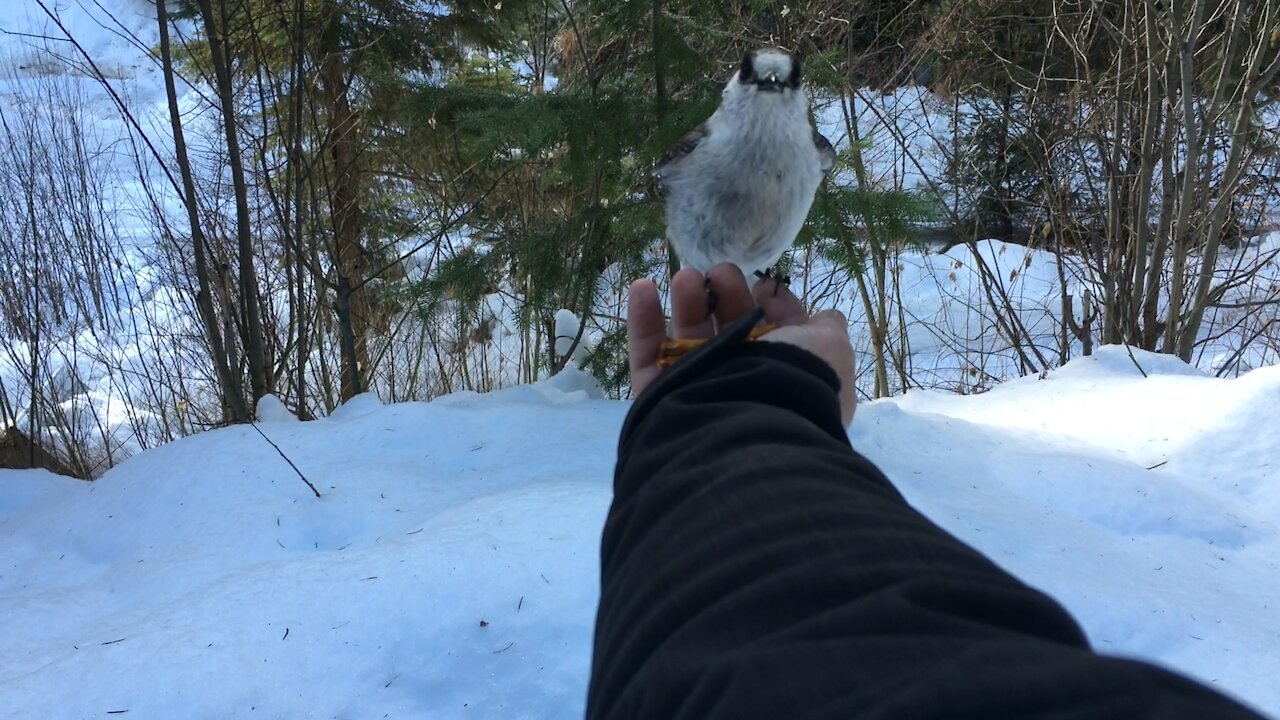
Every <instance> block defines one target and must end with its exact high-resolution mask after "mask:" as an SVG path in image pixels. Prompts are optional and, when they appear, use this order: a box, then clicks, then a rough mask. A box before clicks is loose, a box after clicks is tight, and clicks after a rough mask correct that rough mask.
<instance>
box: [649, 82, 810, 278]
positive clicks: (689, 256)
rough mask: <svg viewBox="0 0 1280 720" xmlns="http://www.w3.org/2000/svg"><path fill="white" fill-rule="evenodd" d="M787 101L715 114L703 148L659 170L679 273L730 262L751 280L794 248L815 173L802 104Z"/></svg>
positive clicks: (779, 99)
mask: <svg viewBox="0 0 1280 720" xmlns="http://www.w3.org/2000/svg"><path fill="white" fill-rule="evenodd" d="M788 100H795V98H784V97H782V96H781V95H780V96H779V97H776V98H775V97H764V98H755V99H753V101H752V102H753V103H756V104H759V105H762V106H763V107H756V108H751V111H747V112H743V111H741V109H738V110H739V111H738V112H731V111H732V110H735V108H722V109H721V110H718V111H717V112H716V114H715V115H713V116H712V118H711V119H710V120H708V122H707V125H708V136H707V137H706V138H705V139H704V140H703V141H702V143H700V144H699V145H698V146H697V148H696V149H695V150H694V151H693V152H691V153H690V154H689V156H688V157H686V158H684V159H683V160H682V161H681V162H679V163H678V164H674V165H673V166H670V167H668V168H665V169H664V172H663V175H662V181H663V187H664V190H665V192H666V195H667V233H668V237H669V239H670V241H671V243H672V244H673V245H674V246H675V250H676V253H677V254H678V256H679V257H680V260H681V262H682V263H683V264H684V265H685V266H687V267H694V268H696V269H698V270H701V271H702V272H706V271H708V270H710V269H711V267H712V266H713V265H715V264H717V263H721V262H731V263H735V264H737V265H738V266H739V267H741V268H742V270H743V272H744V273H746V274H750V273H752V272H755V271H757V270H765V269H768V268H770V267H772V266H773V265H775V264H776V263H777V262H778V260H779V258H781V257H782V254H783V253H784V252H786V250H787V249H788V248H789V247H791V244H792V243H793V242H794V241H795V237H796V235H797V234H798V233H799V231H800V228H801V226H802V225H803V224H804V220H805V217H806V216H807V215H808V213H809V207H810V205H812V203H813V195H814V192H815V191H816V190H817V187H818V184H819V183H820V182H821V180H822V169H821V164H820V158H819V155H818V150H817V148H816V147H815V146H814V143H813V131H812V129H811V128H810V126H809V121H808V115H807V108H806V107H805V105H806V104H807V103H795V102H787V101H788ZM771 105H772V106H771Z"/></svg>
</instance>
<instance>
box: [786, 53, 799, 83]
mask: <svg viewBox="0 0 1280 720" xmlns="http://www.w3.org/2000/svg"><path fill="white" fill-rule="evenodd" d="M787 85H788V86H789V87H791V88H799V87H800V57H799V56H798V55H792V56H791V76H790V77H788V78H787Z"/></svg>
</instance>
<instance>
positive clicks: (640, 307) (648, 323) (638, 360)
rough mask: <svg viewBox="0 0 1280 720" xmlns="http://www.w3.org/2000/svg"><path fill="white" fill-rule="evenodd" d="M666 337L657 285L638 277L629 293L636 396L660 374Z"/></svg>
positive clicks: (629, 342)
mask: <svg viewBox="0 0 1280 720" xmlns="http://www.w3.org/2000/svg"><path fill="white" fill-rule="evenodd" d="M666 339H667V321H666V318H665V317H663V315H662V300H661V299H660V298H659V297H658V286H657V285H655V284H654V283H653V281H652V280H648V279H645V280H637V281H635V282H634V283H632V284H631V291H630V292H629V293H628V295H627V355H628V357H629V358H630V366H631V391H632V392H631V394H632V395H633V396H637V395H639V394H640V393H642V392H644V389H645V388H646V387H648V386H649V383H651V382H653V379H654V378H656V377H658V354H659V352H660V351H661V350H662V343H663V342H664V341H665V340H666Z"/></svg>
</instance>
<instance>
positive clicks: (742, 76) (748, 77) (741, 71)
mask: <svg viewBox="0 0 1280 720" xmlns="http://www.w3.org/2000/svg"><path fill="white" fill-rule="evenodd" d="M755 76H756V69H755V53H750V52H749V53H747V54H745V55H743V56H742V66H741V67H739V68H738V82H742V83H749V82H752V81H753V80H755Z"/></svg>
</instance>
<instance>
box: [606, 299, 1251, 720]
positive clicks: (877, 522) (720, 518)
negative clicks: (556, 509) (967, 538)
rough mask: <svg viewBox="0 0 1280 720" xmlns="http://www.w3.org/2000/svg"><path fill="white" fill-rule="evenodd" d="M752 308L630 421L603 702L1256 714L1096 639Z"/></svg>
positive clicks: (629, 710) (698, 708) (835, 711)
mask: <svg viewBox="0 0 1280 720" xmlns="http://www.w3.org/2000/svg"><path fill="white" fill-rule="evenodd" d="M745 325H746V323H744V327H735V328H734V329H733V331H732V333H731V334H725V335H722V336H720V337H719V338H718V339H717V341H715V342H713V343H710V344H708V346H706V347H704V348H702V349H701V350H699V351H698V352H696V353H694V354H692V355H690V356H689V357H688V358H686V359H685V360H682V361H681V362H680V363H677V365H676V366H675V367H673V368H672V369H671V370H669V371H668V372H667V373H665V374H664V375H663V376H662V377H661V378H660V379H659V381H658V382H657V383H656V384H655V385H654V386H653V387H652V388H650V390H649V391H648V392H646V393H645V394H644V395H643V396H642V397H641V398H640V399H639V400H638V401H637V402H636V404H635V406H634V407H633V408H632V410H631V413H630V415H629V416H628V418H627V420H626V423H625V424H624V427H623V432H622V437H621V441H620V445H619V451H618V463H617V470H616V475H615V478H614V500H613V506H612V508H611V510H610V512H609V516H608V520H607V522H606V525H605V529H604V537H603V541H602V547H601V586H602V587H601V597H600V607H599V614H598V616H597V619H596V632H595V654H594V658H593V663H592V674H591V685H590V690H589V693H588V700H587V717H588V718H593V719H594V718H691V719H693V718H698V719H702V718H801V717H804V718H810V717H813V718H818V717H824V718H825V717H829V718H842V719H848V718H962V717H979V718H993V717H1037V718H1047V717H1054V718H1067V717H1070V718H1085V717H1115V718H1129V717H1168V718H1226V717H1232V718H1246V717H1252V718H1256V717H1259V716H1257V715H1254V714H1253V713H1251V712H1250V711H1248V710H1246V709H1245V708H1243V707H1241V706H1240V705H1238V704H1236V703H1235V702H1233V701H1231V700H1228V699H1226V698H1225V697H1223V696H1221V695H1219V694H1217V693H1215V692H1213V691H1211V690H1209V689H1207V688H1205V687H1203V686H1201V685H1198V684H1196V683H1194V682H1192V681H1190V680H1187V679H1185V678H1182V677H1180V676H1178V675H1175V674H1173V673H1170V672H1166V671H1164V670H1160V669H1157V668H1155V667H1153V666H1151V665H1147V664H1143V663H1139V662H1132V661H1125V660H1119V659H1110V658H1103V657H1100V656H1098V655H1095V654H1094V653H1093V652H1092V651H1091V650H1090V649H1089V647H1088V645H1087V642H1086V640H1085V637H1084V635H1083V633H1082V632H1081V630H1080V628H1079V626H1078V625H1077V624H1076V623H1075V621H1074V620H1073V619H1072V618H1071V617H1070V616H1069V615H1067V613H1066V612H1065V611H1064V610H1063V608H1062V607H1061V606H1059V605H1058V604H1057V603H1056V602H1054V601H1053V600H1051V599H1050V598H1049V597H1047V596H1045V595H1044V594H1042V593H1040V592H1038V591H1036V590H1033V589H1031V588H1030V587H1028V586H1026V585H1024V584H1023V583H1021V582H1019V581H1018V580H1016V579H1014V578H1013V577H1012V576H1010V575H1009V574H1007V573H1005V572H1004V571H1002V570H1001V569H999V568H998V567H996V566H995V565H994V564H992V563H991V562H990V561H989V560H987V559H986V558H985V557H984V556H982V555H981V554H979V553H978V552H976V551H975V550H973V549H972V548H970V547H968V546H967V545H964V544H963V543H961V542H960V541H958V540H956V539H955V538H953V537H952V536H950V535H948V534H947V533H946V532H944V531H942V530H941V529H939V528H938V527H937V526H935V525H933V524H932V523H931V522H930V521H929V520H927V519H926V518H924V517H923V516H922V515H920V514H919V513H917V512H916V511H915V510H913V509H912V508H911V507H910V506H908V505H907V504H906V502H905V501H904V500H903V499H902V496H901V495H900V494H899V493H898V491H897V490H896V489H894V487H893V486H892V485H891V484H890V483H889V481H888V480H887V479H886V478H885V476H884V475H883V474H882V473H881V472H880V471H879V470H878V469H877V468H876V467H875V466H874V465H872V464H871V463H870V462H869V461H867V460H866V459H865V458H863V457H862V456H861V455H859V454H857V453H856V452H854V451H853V449H852V448H851V447H850V446H849V440H848V436H847V435H846V433H845V428H844V427H843V425H842V423H841V419H840V408H839V405H838V401H837V397H836V393H835V389H836V387H837V383H838V380H837V378H836V375H835V373H834V372H832V370H831V368H829V367H828V366H826V365H825V364H824V363H823V362H822V361H821V360H819V359H818V358H817V357H815V356H813V355H811V354H809V353H806V352H804V351H802V350H799V349H797V348H794V347H790V346H785V345H780V344H776V343H767V342H761V343H744V342H742V341H741V339H740V338H741V336H742V335H743V334H745Z"/></svg>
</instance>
